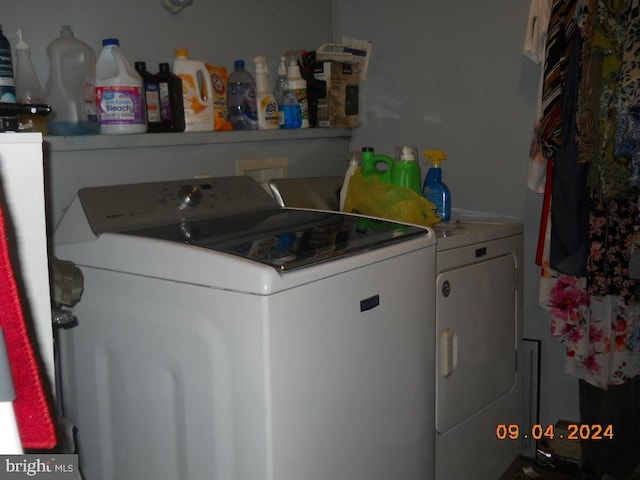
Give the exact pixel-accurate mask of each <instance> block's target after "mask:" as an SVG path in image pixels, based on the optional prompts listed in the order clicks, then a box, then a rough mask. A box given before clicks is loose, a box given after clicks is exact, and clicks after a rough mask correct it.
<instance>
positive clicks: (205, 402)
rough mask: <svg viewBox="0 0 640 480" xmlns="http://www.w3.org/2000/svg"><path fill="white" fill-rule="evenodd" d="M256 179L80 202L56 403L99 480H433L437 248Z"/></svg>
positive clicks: (68, 241)
mask: <svg viewBox="0 0 640 480" xmlns="http://www.w3.org/2000/svg"><path fill="white" fill-rule="evenodd" d="M367 222H368V220H367V219H363V218H362V217H357V216H352V215H343V214H339V213H336V212H319V211H304V210H295V209H286V208H281V207H280V206H278V205H277V203H275V201H274V200H273V198H272V197H271V196H270V195H269V194H268V193H266V192H265V191H264V190H263V189H262V188H261V187H260V186H259V185H258V184H257V183H256V182H254V181H253V180H251V179H250V178H248V177H227V178H206V179H198V180H184V181H175V182H158V183H148V184H136V185H120V186H112V187H98V188H87V189H83V190H81V191H80V192H79V194H78V196H77V197H76V199H75V200H74V201H73V202H72V204H71V205H70V207H69V208H68V210H67V212H66V214H65V215H64V217H63V219H62V220H61V222H60V224H59V225H58V226H57V228H56V231H55V237H54V243H55V254H56V256H57V257H58V258H61V259H64V260H71V261H73V262H75V263H76V264H77V265H78V266H79V267H80V269H81V270H82V272H83V275H84V292H83V295H82V299H81V301H80V302H79V303H78V304H76V306H75V307H74V309H73V313H74V314H75V315H76V317H77V319H78V326H77V327H75V328H72V329H69V330H65V331H62V332H60V361H61V371H62V385H63V388H62V401H63V404H64V409H65V415H66V416H67V417H69V418H70V420H71V421H72V422H73V423H74V424H75V425H76V426H77V428H78V445H79V454H80V464H81V466H82V469H83V473H84V475H85V477H86V478H88V479H90V480H133V479H136V480H137V479H140V478H150V479H151V478H152V479H154V480H178V479H179V480H209V479H212V478H215V479H216V480H240V479H242V480H300V479H305V480H326V479H327V478H331V479H332V480H376V479H379V480H388V479H390V478H393V479H398V480H425V479H433V477H434V463H433V452H434V438H433V429H434V411H435V410H434V398H433V395H432V394H431V392H432V391H433V382H434V371H435V363H434V361H435V351H434V349H435V342H434V325H435V320H434V314H435V309H434V299H433V294H432V293H430V292H433V291H434V290H435V283H434V280H435V235H434V233H433V231H432V230H430V229H422V228H417V227H411V226H406V225H399V224H394V223H392V222H375V224H371V223H367Z"/></svg>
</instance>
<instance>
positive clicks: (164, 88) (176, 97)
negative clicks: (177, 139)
mask: <svg viewBox="0 0 640 480" xmlns="http://www.w3.org/2000/svg"><path fill="white" fill-rule="evenodd" d="M158 68H159V69H160V71H159V72H158V73H157V74H156V78H157V79H158V92H159V94H160V118H161V121H162V131H163V132H184V128H185V123H184V99H183V98H182V79H181V78H180V77H179V76H177V75H176V74H174V73H171V69H170V67H169V64H168V63H161V64H159V65H158Z"/></svg>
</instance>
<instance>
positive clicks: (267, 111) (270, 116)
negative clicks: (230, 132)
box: [253, 55, 278, 130]
mask: <svg viewBox="0 0 640 480" xmlns="http://www.w3.org/2000/svg"><path fill="white" fill-rule="evenodd" d="M253 63H254V65H255V68H256V107H257V109H258V129H259V130H273V129H274V128H278V103H277V102H276V99H275V97H274V96H273V92H272V91H271V85H270V84H269V76H268V75H269V68H268V67H267V58H266V57H263V56H261V55H260V56H257V57H255V58H254V59H253Z"/></svg>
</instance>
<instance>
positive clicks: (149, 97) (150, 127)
mask: <svg viewBox="0 0 640 480" xmlns="http://www.w3.org/2000/svg"><path fill="white" fill-rule="evenodd" d="M135 67H136V71H137V72H138V74H139V75H140V76H141V77H142V82H143V83H144V96H145V100H146V103H147V132H161V131H162V122H161V118H160V95H159V91H158V80H157V79H156V76H155V75H154V74H153V73H151V72H148V71H147V65H146V64H145V62H135Z"/></svg>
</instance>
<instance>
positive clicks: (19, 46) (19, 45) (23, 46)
mask: <svg viewBox="0 0 640 480" xmlns="http://www.w3.org/2000/svg"><path fill="white" fill-rule="evenodd" d="M16 50H29V45H28V44H27V42H25V41H24V40H23V39H22V29H21V28H19V29H18V43H16Z"/></svg>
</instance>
